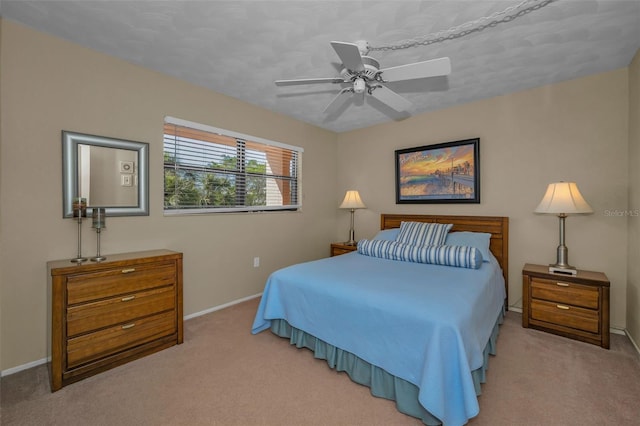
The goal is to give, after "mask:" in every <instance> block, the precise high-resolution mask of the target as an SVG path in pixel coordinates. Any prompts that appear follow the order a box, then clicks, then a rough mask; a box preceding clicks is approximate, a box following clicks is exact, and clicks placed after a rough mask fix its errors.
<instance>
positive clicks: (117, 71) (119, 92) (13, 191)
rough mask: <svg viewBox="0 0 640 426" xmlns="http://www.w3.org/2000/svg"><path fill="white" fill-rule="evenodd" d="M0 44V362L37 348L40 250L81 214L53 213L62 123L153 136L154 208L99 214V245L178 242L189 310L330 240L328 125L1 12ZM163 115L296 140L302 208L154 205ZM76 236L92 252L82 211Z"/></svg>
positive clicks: (37, 356) (5, 365)
mask: <svg viewBox="0 0 640 426" xmlns="http://www.w3.org/2000/svg"><path fill="white" fill-rule="evenodd" d="M0 48H1V51H2V57H1V58H0V59H1V60H2V74H1V77H0V90H1V95H0V96H1V97H0V103H1V104H2V106H3V108H2V115H1V116H0V121H1V122H2V130H1V133H0V138H1V139H0V142H1V144H0V150H1V152H2V157H1V163H0V165H1V167H0V182H1V183H2V185H1V186H0V201H1V202H0V235H1V236H2V244H1V245H0V283H1V284H2V293H1V295H0V296H1V298H0V300H1V302H0V309H1V321H0V324H1V325H2V328H1V329H0V334H1V352H0V356H1V360H0V361H1V363H0V369H1V370H6V369H11V368H14V367H16V366H20V365H24V364H27V363H30V362H35V361H38V360H41V359H43V358H44V357H45V356H46V353H47V350H46V346H47V341H46V335H47V327H48V325H47V324H48V319H47V306H48V303H47V300H46V294H47V292H46V282H47V281H46V269H45V264H46V262H47V261H48V260H53V259H61V258H70V257H73V256H74V255H75V252H76V239H77V233H76V230H77V227H76V224H75V222H72V221H71V220H69V219H67V220H65V219H62V178H61V176H62V174H61V168H62V149H61V135H60V132H61V130H63V129H65V130H72V131H77V132H81V133H90V134H97V135H103V136H112V137H116V138H122V139H129V140H135V141H143V142H148V143H149V144H150V191H149V192H150V209H151V214H150V216H148V217H130V218H107V229H106V231H105V232H104V233H103V234H102V253H105V254H108V253H114V252H124V251H136V250H145V249H153V248H169V249H173V250H178V251H182V252H184V308H185V314H186V315H188V314H192V313H195V312H199V311H202V310H205V309H209V308H211V307H214V306H219V305H222V304H225V303H228V302H231V301H234V300H237V299H240V298H243V297H247V296H250V295H254V294H257V293H259V292H261V291H262V289H263V287H264V283H265V281H266V278H267V276H268V274H269V273H270V272H272V271H273V270H275V269H277V268H279V267H282V266H285V265H289V264H291V263H295V262H299V261H304V260H309V259H313V258H319V257H324V256H326V255H327V254H328V252H329V244H330V242H331V239H332V238H331V237H332V236H333V235H334V232H335V228H336V217H337V216H336V215H337V212H338V210H337V209H336V205H337V204H336V203H337V201H336V197H335V196H334V194H335V193H336V188H337V183H336V182H337V181H336V180H335V175H336V164H335V163H336V162H335V158H336V155H337V153H336V140H335V139H336V136H335V134H334V133H332V132H327V131H324V130H321V129H319V128H317V127H313V126H310V125H306V124H303V123H300V122H298V121H295V120H292V119H289V118H286V117H284V116H281V115H277V114H274V113H271V112H268V111H265V110H262V109H259V108H256V107H253V106H251V105H248V104H245V103H242V102H239V101H237V100H234V99H231V98H228V97H225V96H222V95H219V94H216V93H213V92H210V91H207V90H204V89H202V88H199V87H196V86H193V85H189V84H186V83H184V82H181V81H179V80H176V79H173V78H169V77H167V76H164V75H160V74H157V73H154V72H151V71H148V70H145V69H142V68H140V67H136V66H133V65H131V64H128V63H125V62H122V61H120V60H116V59H114V58H112V57H109V56H105V55H102V54H99V53H96V52H93V51H90V50H87V49H84V48H81V47H79V46H77V45H74V44H71V43H68V42H66V41H63V40H60V39H57V38H53V37H49V36H46V35H43V34H42V33H39V32H35V31H32V30H30V29H27V28H25V27H23V26H20V25H17V24H15V23H12V22H10V21H6V20H4V21H2V27H1V45H0ZM206 72H215V70H207V71H206ZM166 115H170V116H173V117H179V118H183V119H187V120H192V121H196V122H200V123H205V124H209V125H212V126H216V127H222V128H226V129H229V130H233V131H237V132H241V133H245V134H250V135H254V136H259V137H263V138H268V139H272V140H276V141H281V142H284V143H288V144H292V145H297V146H301V147H303V148H304V149H305V152H304V154H303V164H302V167H303V182H302V188H303V212H301V213H291V212H289V213H266V214H255V213H254V214H218V215H202V216H181V217H175V216H174V217H165V216H163V213H162V204H163V196H162V194H163V178H162V174H163V168H162V159H163V155H162V125H163V118H164V117H165V116H166ZM83 237H84V244H83V247H84V253H85V254H92V253H94V252H95V241H96V239H95V233H94V232H92V230H91V228H90V226H89V224H88V223H86V224H85V228H84V232H83ZM254 256H260V258H261V262H260V267H259V268H253V257H254ZM247 332H248V329H247Z"/></svg>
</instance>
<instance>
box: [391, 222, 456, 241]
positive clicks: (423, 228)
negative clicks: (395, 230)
mask: <svg viewBox="0 0 640 426" xmlns="http://www.w3.org/2000/svg"><path fill="white" fill-rule="evenodd" d="M451 227H453V224H451V223H422V222H401V223H400V233H399V234H398V237H397V238H396V241H398V242H400V243H405V244H412V245H415V246H441V245H443V244H444V241H445V239H446V238H447V233H448V232H449V230H450V229H451Z"/></svg>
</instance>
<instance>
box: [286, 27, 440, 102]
mask: <svg viewBox="0 0 640 426" xmlns="http://www.w3.org/2000/svg"><path fill="white" fill-rule="evenodd" d="M331 46H332V47H333V49H334V50H335V51H336V53H337V54H338V56H339V57H340V60H342V70H341V71H340V77H328V78H303V79H296V80H276V82H275V83H276V85H278V86H292V85H298V84H316V83H334V84H342V85H346V86H343V88H342V90H340V93H338V96H336V97H335V98H334V99H333V100H332V101H331V103H329V105H327V107H326V108H325V109H324V112H325V113H326V114H332V113H334V112H336V111H337V110H338V109H339V108H340V107H341V106H342V105H343V104H344V103H345V102H346V101H347V100H348V99H349V97H350V96H351V95H352V94H354V93H356V94H362V96H363V97H364V95H365V94H369V95H371V96H373V97H374V98H376V99H377V100H379V101H380V102H382V103H383V104H385V105H387V106H389V107H391V108H393V109H394V110H396V111H399V112H402V111H407V110H408V109H409V108H411V106H412V103H411V102H409V101H408V100H407V99H405V98H403V97H402V96H400V95H398V94H397V93H396V92H394V91H393V90H391V89H389V88H387V87H386V86H385V85H384V83H389V82H395V81H402V80H413V79H417V78H426V77H436V76H444V75H449V74H450V73H451V61H450V60H449V58H447V57H443V58H438V59H432V60H429V61H423V62H416V63H413V64H406V65H400V66H396V67H391V68H383V69H380V63H379V62H378V61H377V60H375V59H374V58H372V57H371V56H367V54H368V53H369V44H368V43H367V42H366V41H364V40H360V41H357V42H355V43H345V42H341V41H332V42H331Z"/></svg>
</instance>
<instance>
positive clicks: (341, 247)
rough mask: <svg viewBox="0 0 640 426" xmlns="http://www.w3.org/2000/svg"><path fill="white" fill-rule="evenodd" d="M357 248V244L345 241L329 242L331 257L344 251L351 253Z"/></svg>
mask: <svg viewBox="0 0 640 426" xmlns="http://www.w3.org/2000/svg"><path fill="white" fill-rule="evenodd" d="M356 250H358V246H350V245H348V244H345V243H332V244H331V257H333V256H338V255H341V254H345V253H351V252H352V251H356Z"/></svg>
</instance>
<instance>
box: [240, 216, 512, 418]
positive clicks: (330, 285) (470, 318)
mask: <svg viewBox="0 0 640 426" xmlns="http://www.w3.org/2000/svg"><path fill="white" fill-rule="evenodd" d="M403 223H404V224H403ZM416 223H418V224H438V225H416V226H421V227H430V228H435V227H440V228H441V227H445V226H446V227H447V230H446V231H443V232H445V234H446V238H447V240H446V242H445V243H444V245H445V246H443V247H433V246H430V247H426V248H425V247H424V246H419V247H416V246H409V245H403V243H406V242H407V241H406V236H407V233H406V232H405V231H406V229H404V228H405V226H408V225H411V224H416ZM444 224H451V225H452V226H451V227H450V229H449V225H444ZM380 229H381V231H380V233H379V234H378V235H377V236H376V237H375V238H374V239H372V240H366V239H365V240H361V241H360V242H359V244H358V250H357V251H354V252H352V253H348V254H344V255H341V256H336V257H331V258H326V259H320V260H316V261H311V262H305V263H301V264H298V265H293V266H290V267H287V268H283V269H281V270H278V271H276V272H274V273H273V274H271V276H270V277H269V279H268V280H267V283H266V285H265V290H264V293H263V295H262V299H261V301H260V304H259V306H258V310H257V312H256V316H255V320H254V323H253V326H252V330H251V331H252V333H254V334H255V333H259V332H262V331H264V330H267V329H270V330H271V332H273V333H274V334H276V335H278V336H281V337H285V338H288V339H290V341H291V343H292V344H295V345H296V346H297V347H299V348H302V347H306V348H308V349H311V350H312V351H313V352H314V355H315V356H316V357H317V358H320V359H325V360H326V361H327V363H328V364H329V366H330V367H331V368H335V369H336V370H337V371H345V372H347V373H348V374H349V376H350V377H351V379H352V380H353V381H355V382H357V383H360V384H363V385H366V386H368V387H369V388H371V393H372V394H373V395H374V396H378V397H383V398H387V399H392V400H394V401H395V403H396V407H397V409H398V410H399V411H400V412H402V413H405V414H408V415H410V416H413V417H417V418H420V419H421V420H422V421H423V423H425V424H427V425H439V424H444V425H462V424H465V423H467V422H468V420H469V419H470V418H472V417H474V416H476V415H477V414H478V412H479V407H478V399H477V398H478V395H479V394H480V390H481V389H480V384H481V383H483V382H484V379H485V371H486V369H487V366H488V357H489V354H495V343H496V339H497V335H498V331H499V324H501V322H502V318H503V316H504V311H505V310H506V306H507V304H506V301H507V289H508V279H507V272H508V231H509V221H508V218H506V217H495V216H435V215H400V214H383V215H381V226H380ZM403 232H404V233H405V235H404V240H403V239H398V238H399V237H398V233H403ZM460 236H464V238H462V240H460V239H458V240H455V243H454V237H458V238H460ZM468 236H471V237H473V238H475V237H476V236H484V237H485V241H486V244H487V245H488V250H485V251H483V250H484V249H480V248H478V249H476V248H475V247H474V248H470V247H467V244H466V243H465V242H466V241H468V240H467V237H468ZM443 238H444V237H443ZM473 238H472V242H470V243H468V245H469V246H473V245H475V243H474V242H473V241H474V240H473ZM396 239H398V240H396ZM449 239H451V243H450V242H449ZM442 241H444V240H442ZM460 241H462V243H464V244H458V243H460ZM454 244H457V245H456V247H461V246H462V245H464V247H463V248H464V249H465V250H466V253H471V254H472V255H473V256H476V257H475V258H474V259H475V261H476V263H474V264H473V267H472V266H469V265H465V267H456V266H458V265H457V264H456V266H447V264H438V262H436V264H434V262H428V263H423V262H421V261H403V260H397V259H395V258H393V259H391V258H389V257H388V254H389V250H386V249H385V250H386V251H384V253H383V254H384V255H383V256H380V255H376V254H374V253H373V252H368V251H367V248H368V247H373V246H374V245H376V247H377V246H381V245H383V246H385V247H387V248H388V247H391V248H393V250H396V248H397V247H401V248H402V247H404V248H407V247H409V248H411V250H412V251H411V253H418V252H419V253H424V251H425V250H428V249H438V248H447V246H448V247H449V248H451V246H452V245H454ZM483 244H484V243H483ZM420 250H422V251H420ZM478 252H482V253H483V254H484V255H483V256H478ZM489 252H490V253H489ZM407 253H408V252H407ZM385 256H387V257H385ZM473 256H472V257H473ZM478 262H479V263H478Z"/></svg>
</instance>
